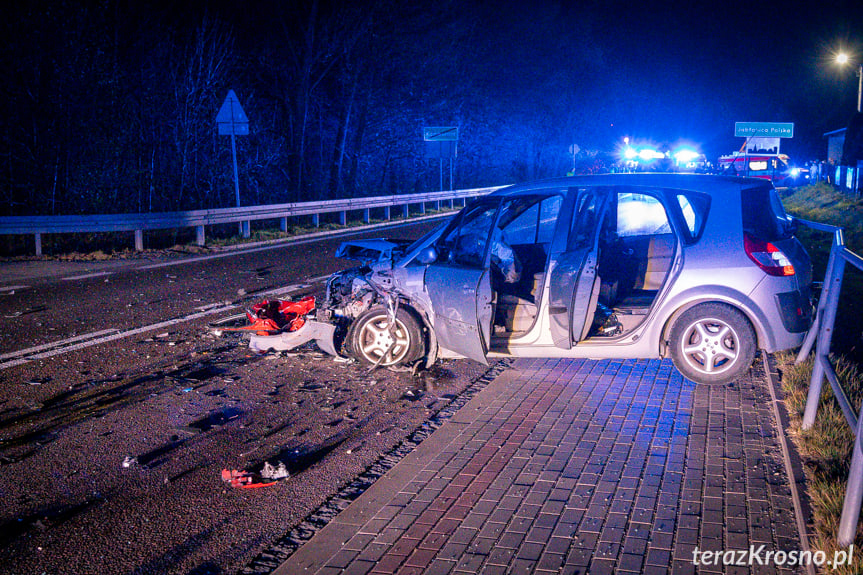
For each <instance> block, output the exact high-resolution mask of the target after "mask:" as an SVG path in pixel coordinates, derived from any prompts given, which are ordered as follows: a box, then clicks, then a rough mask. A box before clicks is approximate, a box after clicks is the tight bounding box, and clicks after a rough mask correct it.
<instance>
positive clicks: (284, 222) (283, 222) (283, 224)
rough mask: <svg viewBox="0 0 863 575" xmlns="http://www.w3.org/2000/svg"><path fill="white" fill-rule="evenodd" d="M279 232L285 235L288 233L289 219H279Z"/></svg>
mask: <svg viewBox="0 0 863 575" xmlns="http://www.w3.org/2000/svg"><path fill="white" fill-rule="evenodd" d="M279 231H281V232H282V233H283V234H284V233H286V232H287V231H288V218H287V217H284V218H279Z"/></svg>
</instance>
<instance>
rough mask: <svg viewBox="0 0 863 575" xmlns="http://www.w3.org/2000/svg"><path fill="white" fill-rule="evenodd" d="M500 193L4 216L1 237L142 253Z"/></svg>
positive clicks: (39, 251) (475, 190)
mask: <svg viewBox="0 0 863 575" xmlns="http://www.w3.org/2000/svg"><path fill="white" fill-rule="evenodd" d="M502 187H504V186H494V187H489V188H472V189H467V190H450V191H443V192H428V193H423V194H405V195H392V196H372V197H365V198H347V199H341V200H328V201H321V202H296V203H290V204H273V205H266V206H248V207H240V208H220V209H214V210H193V211H187V212H161V213H150V214H111V215H91V216H4V217H0V234H21V235H30V234H32V235H33V236H34V238H35V247H36V255H42V235H43V234H59V233H89V232H123V231H130V232H135V249H136V250H138V251H141V250H143V249H144V234H143V232H144V230H159V229H171V228H188V227H194V228H197V238H196V239H197V244H198V245H204V242H205V232H204V228H205V227H206V226H212V225H215V224H228V223H237V222H239V223H240V224H241V227H242V234H243V237H246V238H247V237H249V235H250V233H249V228H250V223H251V222H252V221H254V220H274V219H278V220H280V227H281V230H282V231H287V225H288V224H287V219H288V218H290V217H296V216H309V215H310V216H312V221H313V223H314V225H315V226H317V225H318V224H319V216H320V214H327V213H339V214H340V216H339V222H340V223H341V224H342V225H344V224H345V223H346V222H347V212H351V211H362V212H363V221H364V222H366V223H368V222H369V210H371V209H375V208H383V209H384V218H385V219H390V216H391V208H392V207H393V206H402V214H403V216H404V217H407V216H408V213H409V207H410V206H411V205H417V204H419V205H420V212H421V213H425V205H426V204H427V203H435V204H436V205H437V207H439V206H440V202H449V207H453V201H454V200H462V202H463V201H464V200H466V199H467V198H473V197H477V196H483V195H485V194H489V193H491V192H493V191H495V190H498V189H500V188H502Z"/></svg>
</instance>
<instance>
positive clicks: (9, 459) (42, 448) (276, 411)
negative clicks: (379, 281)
mask: <svg viewBox="0 0 863 575" xmlns="http://www.w3.org/2000/svg"><path fill="white" fill-rule="evenodd" d="M433 225H435V224H434V223H429V222H426V223H423V224H419V225H412V226H410V227H409V228H408V227H403V228H401V229H399V230H396V231H392V232H389V233H383V232H381V231H375V232H371V233H368V234H366V235H367V236H371V237H375V236H381V235H389V236H391V237H412V236H413V237H416V236H418V235H420V234H421V233H423V232H424V231H426V230H427V229H430V227H432V226H433ZM341 241H342V239H341V238H331V239H325V240H318V241H314V242H311V243H303V244H299V245H296V244H295V245H281V246H275V247H274V246H262V247H261V248H258V249H256V251H250V252H243V251H234V252H231V253H230V255H229V256H226V257H200V256H196V257H193V258H190V257H189V256H183V255H178V254H173V253H159V254H147V255H145V256H144V257H142V258H140V259H136V260H133V261H128V260H127V261H112V262H98V263H92V264H86V265H84V264H68V265H66V267H65V271H64V270H63V266H59V267H58V266H55V265H53V264H50V263H45V262H28V264H27V265H30V266H43V268H44V269H48V268H50V270H51V271H50V273H31V274H29V275H27V274H25V273H21V269H22V268H21V266H20V265H18V267H16V268H14V270H15V271H16V273H15V274H12V273H7V274H3V277H2V280H0V284H2V285H0V494H2V499H3V506H2V508H0V565H2V566H3V567H2V569H0V571H3V572H4V573H22V574H24V573H27V574H30V573H42V572H46V573H76V574H79V573H195V574H203V573H212V574H216V573H235V572H238V571H240V570H242V569H243V568H244V567H245V566H247V565H249V564H250V563H251V562H253V561H254V560H255V558H256V557H259V555H260V554H261V553H262V552H264V551H265V550H266V549H267V548H268V546H270V545H271V544H272V543H273V542H274V541H277V540H280V539H283V538H284V536H285V535H286V534H288V533H290V532H291V530H292V529H294V528H295V527H296V526H298V525H300V524H301V522H302V521H303V519H304V518H307V517H308V516H309V515H310V514H311V513H313V512H314V511H315V510H316V509H318V508H319V506H320V505H321V504H322V503H324V502H325V501H327V499H328V498H331V497H332V496H333V494H335V493H337V492H338V491H339V490H341V489H344V488H345V486H346V485H349V484H351V482H352V481H353V480H354V479H355V478H356V477H357V476H359V475H360V474H361V473H363V472H364V471H365V470H367V469H368V468H369V467H370V466H372V465H373V464H374V463H375V462H376V461H378V460H379V458H380V457H381V455H382V454H385V453H387V452H389V451H390V450H391V449H393V448H394V447H396V446H398V445H399V444H401V443H402V442H403V441H404V440H405V438H406V437H408V436H409V435H410V434H411V433H412V432H413V431H414V430H416V429H418V428H419V427H420V426H422V425H423V424H424V423H425V422H427V421H428V420H429V419H430V418H431V417H433V416H434V415H435V414H436V413H438V412H439V411H440V410H442V409H444V408H446V407H447V406H448V405H451V404H452V403H453V402H454V401H458V400H459V398H460V396H462V395H463V394H464V391H465V390H466V389H468V388H469V387H470V386H471V384H472V383H473V382H475V381H478V380H479V379H480V378H481V377H482V375H483V373H485V368H484V367H482V366H480V365H478V364H476V363H474V362H470V361H450V362H445V363H442V364H438V365H436V366H435V368H433V369H432V370H431V371H430V372H426V373H423V374H421V375H420V376H418V377H417V376H412V375H411V374H409V373H403V372H392V371H387V370H377V371H373V372H369V371H367V370H366V369H364V368H361V367H359V366H358V365H356V364H354V363H349V362H342V361H334V360H333V359H332V358H330V357H327V356H324V355H323V354H321V353H319V352H317V351H316V350H315V349H314V347H313V346H309V347H307V348H304V349H302V350H300V351H298V352H296V353H288V354H279V355H267V356H256V355H253V354H250V353H249V351H248V349H247V348H246V347H245V345H244V342H243V341H242V340H241V339H240V338H239V337H231V336H228V337H216V336H214V335H213V334H212V333H211V332H210V330H208V323H209V322H212V321H214V320H217V319H219V318H223V317H227V316H231V315H233V314H236V313H239V312H240V311H241V310H242V309H243V307H245V306H248V305H250V304H251V303H254V302H255V301H258V300H260V299H264V298H266V297H267V294H268V293H272V292H275V293H279V294H281V295H280V296H279V297H282V298H284V297H286V296H290V297H300V296H303V295H307V294H313V295H320V294H321V293H322V288H323V284H322V281H321V280H318V281H311V280H314V279H315V278H321V277H324V276H326V275H328V274H329V273H331V272H332V271H335V270H337V269H340V268H343V267H346V266H348V265H350V263H349V262H345V261H339V260H336V259H335V258H334V257H333V256H332V254H333V253H334V251H335V249H336V247H337V246H338V244H339V243H340V242H341ZM209 255H221V254H209ZM166 264H170V265H166ZM16 265H17V264H16ZM4 266H8V267H6V270H7V271H8V270H13V263H7V262H4V263H2V264H0V272H2V270H3V269H4ZM72 268H80V269H72ZM58 270H59V271H58ZM269 297H272V296H269ZM265 463H269V464H271V465H273V466H278V465H279V464H284V465H285V468H286V469H287V470H288V472H289V474H290V476H289V477H288V478H287V479H283V480H279V481H277V482H275V483H274V484H273V485H271V486H268V487H264V488H258V489H237V488H233V487H231V486H230V485H229V484H228V483H225V482H224V481H223V480H222V470H223V469H227V470H231V469H236V470H246V471H259V470H260V469H261V468H262V467H263V465H264V464H265Z"/></svg>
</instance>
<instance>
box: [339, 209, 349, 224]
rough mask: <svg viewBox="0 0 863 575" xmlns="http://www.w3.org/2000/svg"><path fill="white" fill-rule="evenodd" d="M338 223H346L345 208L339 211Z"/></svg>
mask: <svg viewBox="0 0 863 575" xmlns="http://www.w3.org/2000/svg"><path fill="white" fill-rule="evenodd" d="M339 223H340V224H341V225H343V226H346V225H347V224H348V212H347V210H345V211H343V212H339Z"/></svg>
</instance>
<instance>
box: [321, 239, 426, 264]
mask: <svg viewBox="0 0 863 575" xmlns="http://www.w3.org/2000/svg"><path fill="white" fill-rule="evenodd" d="M408 245H410V242H409V241H406V240H393V239H383V238H380V239H372V240H352V241H349V242H343V243H342V245H340V246H339V249H337V250H336V257H337V258H343V259H346V260H354V261H358V262H361V263H363V264H366V265H371V264H375V263H379V262H392V261H393V257H397V256H401V255H402V254H403V252H404V248H406V247H407V246H408Z"/></svg>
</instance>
